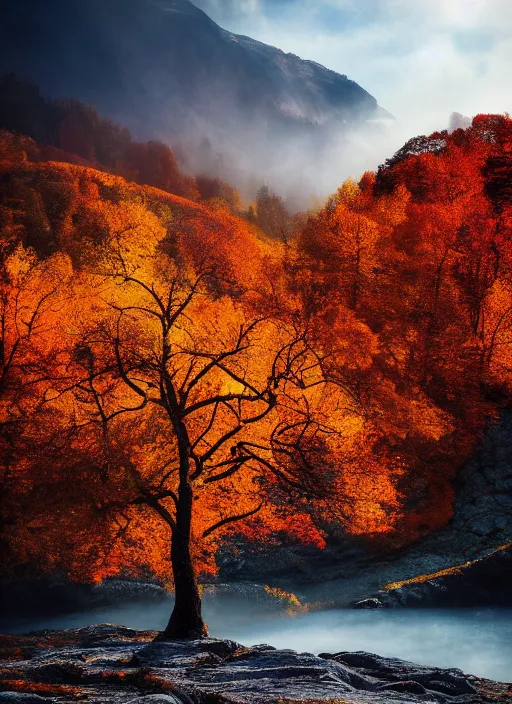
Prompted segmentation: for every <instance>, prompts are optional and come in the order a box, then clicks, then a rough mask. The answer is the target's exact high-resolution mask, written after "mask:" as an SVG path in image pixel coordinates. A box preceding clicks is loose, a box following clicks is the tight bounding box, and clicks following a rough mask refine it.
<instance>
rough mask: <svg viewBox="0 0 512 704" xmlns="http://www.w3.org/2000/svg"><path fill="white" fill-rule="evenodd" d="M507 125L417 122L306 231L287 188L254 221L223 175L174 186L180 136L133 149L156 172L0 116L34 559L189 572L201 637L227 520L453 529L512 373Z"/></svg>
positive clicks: (22, 526) (275, 527)
mask: <svg viewBox="0 0 512 704" xmlns="http://www.w3.org/2000/svg"><path fill="white" fill-rule="evenodd" d="M112 129H114V128H112ZM105 135H107V132H105ZM509 136H510V120H509V118H506V117H500V116H498V117H494V116H479V117H478V118H477V119H476V120H475V121H474V123H473V125H472V127H471V128H468V129H467V130H461V129H457V130H455V131H454V132H453V133H452V134H447V133H441V134H435V135H432V136H431V137H422V138H418V139H415V140H412V141H411V142H410V143H408V144H407V145H406V146H405V147H404V148H403V149H402V150H400V151H399V152H398V153H397V155H395V157H394V158H393V159H391V160H389V161H388V162H387V164H386V165H384V166H383V167H382V168H381V169H380V170H379V173H378V174H372V173H366V174H365V175H364V176H363V177H362V179H361V180H360V182H359V183H358V184H356V183H354V182H352V181H347V182H346V183H345V184H343V185H342V186H341V187H340V189H339V190H338V191H337V192H336V193H335V194H334V195H333V196H332V197H331V198H329V199H328V201H327V203H326V204H325V207H323V208H320V209H318V211H316V212H315V213H310V214H309V216H308V219H307V222H304V223H303V224H302V225H303V226H302V225H301V226H300V227H299V225H298V223H299V219H297V221H296V223H295V224H294V228H295V229H297V230H300V231H299V232H298V233H297V234H296V236H293V237H289V236H288V235H289V232H290V227H291V224H290V223H291V220H290V218H289V216H288V214H287V213H286V212H285V210H284V207H283V204H282V202H280V200H279V199H278V198H277V197H275V196H273V195H272V194H271V193H270V192H268V190H263V191H261V192H260V196H259V199H258V204H257V205H258V207H257V208H256V210H253V214H252V218H249V216H248V219H251V222H252V224H248V223H247V221H245V220H242V219H240V218H238V217H236V215H235V214H234V213H235V211H238V210H239V209H240V204H239V201H238V197H237V193H236V191H235V190H234V189H232V188H230V187H229V186H228V185H227V184H223V183H222V182H219V181H216V180H215V179H213V180H212V179H207V178H204V179H202V180H201V179H199V181H198V185H199V187H200V189H199V190H200V196H201V200H202V202H194V201H191V200H186V199H185V198H183V197H179V196H175V195H170V194H168V193H165V192H163V191H162V190H158V188H157V187H156V186H161V187H162V186H163V187H164V188H171V186H170V185H169V184H170V181H172V180H173V179H174V178H176V179H178V181H177V183H178V182H179V179H180V174H179V171H177V170H176V168H175V166H176V164H175V162H174V160H173V157H172V153H170V152H168V151H166V148H162V146H161V145H153V146H150V147H148V145H145V146H144V147H141V148H140V149H139V147H140V146H141V145H139V146H137V147H136V148H135V149H134V151H133V154H132V156H133V162H132V164H131V167H130V168H133V169H134V172H133V173H134V174H135V171H136V170H137V169H142V170H144V169H146V168H147V175H146V176H144V179H146V180H149V179H150V178H153V177H155V179H156V180H155V181H153V183H154V186H153V187H149V186H146V187H139V186H136V185H135V184H133V183H128V182H127V181H125V180H123V179H122V178H119V177H117V176H114V175H112V174H109V173H105V172H99V171H96V170H94V169H90V168H85V167H83V166H73V165H70V164H68V163H65V164H64V163H56V162H52V163H44V162H41V161H37V160H36V161H34V159H35V157H34V154H35V153H37V154H38V156H37V159H38V160H39V159H41V158H42V157H41V154H40V153H39V152H38V151H37V145H35V144H34V143H33V142H31V140H27V139H25V138H19V137H13V136H9V135H7V134H6V133H2V134H0V140H1V144H2V145H3V149H2V161H1V164H0V168H1V169H2V176H3V177H2V179H0V199H1V202H0V223H1V227H2V246H3V254H2V260H1V261H2V267H3V268H2V269H1V281H0V287H1V295H2V299H1V301H2V306H3V308H2V311H3V318H2V320H3V323H2V325H3V327H2V370H3V372H2V380H3V381H2V384H3V385H2V387H1V390H0V407H1V413H2V417H1V423H2V438H1V443H2V445H1V458H2V463H3V465H2V472H3V474H2V477H3V479H2V481H3V482H4V487H5V488H6V489H7V493H8V494H9V500H8V501H7V502H4V505H3V511H4V514H3V515H4V520H5V522H7V523H9V527H8V530H7V531H6V532H5V533H4V540H5V541H6V543H8V544H9V545H10V546H11V549H12V550H15V551H16V553H17V559H18V560H19V561H20V562H23V563H24V564H27V565H32V566H34V565H35V566H37V568H43V567H44V568H45V569H48V570H57V569H62V570H65V571H66V572H67V573H68V574H70V575H72V576H73V578H75V579H81V580H100V579H102V578H104V577H105V576H108V575H113V574H119V573H120V572H122V571H125V572H128V573H130V574H140V573H141V571H142V570H148V571H150V572H151V574H153V575H156V576H158V577H159V578H160V579H161V580H162V581H164V582H165V583H166V584H167V583H170V581H171V576H173V581H174V588H175V591H176V607H175V610H174V612H173V615H172V617H171V620H170V623H169V626H168V628H167V630H166V635H167V636H168V637H177V636H184V635H192V634H201V633H202V632H203V631H204V624H203V621H202V616H201V610H200V598H199V590H198V586H197V579H198V577H199V578H205V577H206V575H211V574H213V573H214V572H215V570H216V565H215V555H216V551H217V550H218V547H219V546H220V545H221V544H222V543H223V541H224V540H226V539H227V538H228V536H230V537H234V536H243V537H244V539H245V541H247V542H249V543H250V541H251V540H252V539H254V538H257V539H258V540H260V541H264V542H265V541H273V540H275V535H278V534H280V532H281V531H285V532H286V533H287V534H288V535H290V536H292V537H293V538H294V539H297V540H300V541H302V542H310V543H313V544H315V545H322V544H323V539H324V536H325V534H324V532H323V531H324V530H325V531H327V532H328V531H329V530H333V532H338V531H339V529H340V528H342V529H343V530H344V531H346V532H347V533H350V534H352V535H357V536H361V537H364V538H365V539H367V540H370V541H372V542H373V544H374V545H378V546H379V547H380V548H382V549H383V548H384V547H398V546H403V545H405V544H407V543H409V542H410V541H411V540H414V539H417V538H419V537H421V536H423V535H425V534H427V533H429V532H431V531H432V530H435V529H436V528H439V527H440V526H442V525H444V524H445V523H446V521H447V520H448V519H449V517H450V512H451V507H452V500H453V486H452V480H453V477H454V474H455V472H456V470H457V468H458V466H459V465H460V464H461V462H462V461H464V459H465V458H466V457H467V456H468V455H469V454H470V453H471V452H472V450H473V448H474V447H475V444H476V442H477V440H478V437H479V435H480V433H481V432H482V430H483V428H484V427H485V424H486V423H487V422H488V421H489V420H490V419H492V418H494V417H495V416H496V414H497V411H498V409H499V407H500V405H502V404H505V403H509V401H510V393H511V391H512V377H511V369H512V354H511V351H512V334H511V330H512V290H511V285H510V281H511V271H512V248H511V245H510V242H511V237H510V233H511V231H512V230H511V225H512V213H511V207H510V203H509V199H508V190H507V185H506V170H507V168H508V166H507V164H508V162H507V159H508V154H509V146H508V145H509V142H510V139H509ZM111 138H112V141H113V143H116V144H117V140H118V139H119V140H121V141H122V135H119V134H116V131H115V129H114V132H113V133H112V134H111ZM95 144H96V146H95V149H97V148H98V143H97V142H95ZM114 146H115V144H114ZM114 146H112V149H113V148H114ZM132 146H133V145H132ZM109 149H110V147H108V148H106V151H109ZM148 149H149V151H148ZM133 177H134V178H139V176H133ZM140 178H142V177H140ZM166 184H167V185H166ZM178 185H179V183H178ZM173 188H175V186H173ZM189 195H190V194H189ZM195 197H196V196H195V195H194V198H195ZM276 198H277V200H276ZM258 208H259V210H258ZM255 224H259V225H260V229H258V228H257V227H254V225H255ZM261 229H264V230H266V232H267V233H268V234H270V235H271V237H268V236H265V234H264V233H263V232H262V231H261ZM26 516H29V519H28V520H25V518H26ZM22 518H23V520H22Z"/></svg>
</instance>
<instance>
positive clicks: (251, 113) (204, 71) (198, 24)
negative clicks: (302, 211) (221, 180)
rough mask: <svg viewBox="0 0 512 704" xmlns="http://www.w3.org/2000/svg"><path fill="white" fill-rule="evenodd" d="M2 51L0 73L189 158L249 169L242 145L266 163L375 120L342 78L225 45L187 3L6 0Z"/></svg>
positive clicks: (270, 51)
mask: <svg viewBox="0 0 512 704" xmlns="http://www.w3.org/2000/svg"><path fill="white" fill-rule="evenodd" d="M0 43H1V46H2V50H1V52H0V72H14V73H17V74H19V75H20V76H22V77H24V78H28V79H30V80H33V81H34V82H36V83H37V84H38V85H40V87H41V88H42V90H43V92H44V93H48V94H49V95H52V96H55V97H70V96H72V97H75V98H78V99H80V100H83V101H85V102H87V103H90V104H92V105H93V106H94V107H96V108H97V109H99V110H100V111H101V112H102V113H104V114H106V115H107V116H109V117H111V118H114V119H116V120H118V121H121V122H123V123H124V124H127V125H128V126H129V127H130V128H131V129H132V130H133V131H134V132H135V134H136V136H138V137H145V138H149V137H160V138H166V139H169V140H171V141H174V142H176V141H177V140H178V139H180V140H182V141H184V142H185V143H186V144H187V148H188V146H189V145H190V144H195V145H196V146H198V145H200V144H201V142H202V140H203V138H204V137H207V138H208V139H209V140H210V141H211V143H212V144H213V145H214V147H215V149H216V150H217V151H221V152H222V153H223V154H226V155H227V158H228V160H229V155H230V153H231V154H232V155H233V154H237V153H239V152H240V151H242V152H244V154H245V156H246V158H247V159H248V160H249V161H251V159H253V157H254V155H253V154H252V151H253V148H251V145H248V142H252V143H253V144H254V143H255V140H257V142H258V152H261V150H263V153H264V154H267V155H268V158H270V157H271V156H272V155H274V154H275V149H276V145H280V146H282V145H288V144H289V143H290V140H292V139H295V138H298V139H300V140H304V139H305V138H306V137H307V138H308V139H313V140H314V141H315V142H318V140H319V142H318V143H321V142H322V140H325V135H326V134H327V131H328V130H329V129H336V130H338V129H339V128H340V126H341V127H342V128H343V125H345V124H347V123H360V122H364V121H366V120H368V119H372V118H374V117H377V116H379V114H381V113H380V109H379V108H378V105H377V102H376V100H375V98H373V97H372V96H371V95H370V94H369V93H367V92H366V91H365V90H364V89H363V88H361V87H360V86H359V85H357V84H356V83H354V82H353V81H351V80H349V79H348V78H347V77H346V76H342V75H340V74H337V73H335V72H334V71H330V70H328V69H326V68H324V67H323V66H320V65H319V64H316V63H314V62H312V61H303V60H302V59H300V58H299V57H297V56H294V55H291V54H285V53H284V52H282V51H280V50H279V49H275V48H273V47H270V46H267V45H265V44H262V43H260V42H257V41H255V40H253V39H250V38H248V37H242V36H237V35H234V34H231V33H230V32H227V31H225V30H223V29H222V28H221V27H219V26H218V25H217V24H215V22H213V21H212V20H211V19H210V18H209V17H208V16H207V15H206V14H205V13H204V12H202V11H201V10H200V9H198V8H197V7H195V6H194V5H193V4H192V3H191V2H189V1H188V0H88V1H87V2H85V1H84V0H45V2H44V3H42V2H40V0H4V3H3V9H2V22H1V23H0ZM202 146H203V147H204V145H202ZM202 152H203V153H202V155H201V158H202V160H203V161H204V160H205V158H207V157H208V155H206V156H205V153H204V152H205V149H204V148H203V149H202ZM210 156H211V155H210ZM258 157H259V160H262V161H263V164H262V166H265V161H266V159H265V158H262V154H261V153H259V154H258ZM210 160H211V159H210ZM210 166H211V164H210ZM214 166H215V165H214ZM217 166H218V164H217Z"/></svg>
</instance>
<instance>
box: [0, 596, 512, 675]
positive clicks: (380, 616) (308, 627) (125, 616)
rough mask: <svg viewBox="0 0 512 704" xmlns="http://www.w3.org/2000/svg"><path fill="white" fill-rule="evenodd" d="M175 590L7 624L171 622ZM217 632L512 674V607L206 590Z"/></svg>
mask: <svg viewBox="0 0 512 704" xmlns="http://www.w3.org/2000/svg"><path fill="white" fill-rule="evenodd" d="M171 606H172V598H171V597H169V598H168V599H164V600H162V601H161V602H157V603H155V602H148V601H142V600H141V601H135V602H132V603H130V604H125V605H121V606H117V607H110V608H102V609H96V610H93V611H88V612H83V611H82V612H80V613H70V614H59V615H55V616H48V617H44V618H37V617H32V618H30V619H27V618H12V619H11V620H10V621H5V622H4V623H3V624H2V627H1V628H0V630H1V631H2V632H5V633H26V632H28V631H33V630H41V629H62V628H78V627H82V626H87V625H94V624H100V623H114V624H116V625H124V626H128V627H131V628H135V629H139V630H161V629H163V628H164V627H165V625H166V623H167V620H168V618H169V614H170V610H171ZM204 613H205V617H206V621H207V622H208V625H209V629H210V634H211V635H212V636H215V637H218V638H230V639H233V640H236V641H238V642H241V643H243V644H244V645H248V646H250V645H256V644H259V643H267V644H269V645H272V646H274V647H276V648H284V649H286V648H290V649H293V650H296V651H299V652H313V653H315V654H319V653H321V652H331V653H334V652H340V651H351V652H354V651H359V650H362V651H366V652H372V653H378V654H379V655H381V656H384V657H398V658H401V659H403V660H408V661H410V662H416V663H419V664H424V665H435V666H439V667H458V668H460V669H461V670H463V671H464V672H466V673H470V674H474V675H477V676H480V677H487V678H490V679H495V680H499V681H504V682H509V681H512V609H396V610H393V609H381V610H370V611H365V610H350V609H335V610H328V611H317V612H307V613H299V614H294V615H293V614H289V613H287V611H286V610H278V609H277V607H276V609H275V610H272V609H269V608H268V604H263V603H261V602H258V600H254V599H248V598H244V597H242V596H241V597H239V598H226V597H223V598H221V599H218V598H215V597H213V596H211V595H209V596H208V595H207V596H206V597H205V603H204Z"/></svg>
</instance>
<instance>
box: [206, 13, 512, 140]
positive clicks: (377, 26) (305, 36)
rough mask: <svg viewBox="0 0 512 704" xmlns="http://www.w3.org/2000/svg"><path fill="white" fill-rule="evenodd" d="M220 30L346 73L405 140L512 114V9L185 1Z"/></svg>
mask: <svg viewBox="0 0 512 704" xmlns="http://www.w3.org/2000/svg"><path fill="white" fill-rule="evenodd" d="M193 1H194V3H195V4H196V5H198V6H200V7H201V8H202V9H203V10H205V11H206V12H207V13H208V14H209V15H210V17H212V18H213V19H214V20H215V21H216V22H218V23H219V24H220V25H221V26H223V27H224V28H225V29H228V30H230V31H232V32H236V33H238V34H246V35H248V36H251V37H253V38H255V39H259V40H260V41H262V42H265V43H267V44H271V45H273V46H277V47H279V48H280V49H283V50H284V51H286V52H292V53H294V54H297V55H298V56H301V57H302V58H305V59H312V60H314V61H318V62H319V63H321V64H323V65H325V66H327V67H329V68H331V69H334V70H335V71H338V72H339V73H345V74H347V75H348V77H349V78H352V79H353V80H355V81H356V82H357V83H359V84H360V85H361V86H362V87H363V88H365V89H366V90H367V91H368V92H369V93H371V94H372V95H373V96H374V97H375V98H377V100H378V102H379V104H380V105H381V106H382V107H384V108H385V109H386V110H388V111H389V112H391V113H392V114H393V115H394V116H395V117H396V118H397V120H398V121H399V122H400V124H401V125H403V127H404V131H405V133H408V134H409V136H414V135H415V134H420V133H430V132H432V131H434V130H436V129H445V128H446V127H447V126H448V121H449V117H450V114H451V113H452V112H459V113H462V114H463V115H467V116H473V115H475V114H477V113H479V112H498V113H503V112H505V111H509V112H512V0H193Z"/></svg>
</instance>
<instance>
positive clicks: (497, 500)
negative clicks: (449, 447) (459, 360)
mask: <svg viewBox="0 0 512 704" xmlns="http://www.w3.org/2000/svg"><path fill="white" fill-rule="evenodd" d="M457 485H458V486H457V489H458V490H457V499H456V501H455V506H454V516H453V521H452V522H451V524H450V530H451V531H453V533H454V535H456V536H458V538H459V540H460V546H461V548H462V549H463V550H466V552H467V553H468V556H470V557H473V556H475V557H476V556H479V555H481V554H482V552H484V551H485V550H488V549H489V548H493V547H496V546H497V545H503V544H505V543H508V542H510V541H512V410H506V411H503V413H502V415H501V418H500V420H499V422H498V423H496V425H494V426H493V427H491V428H490V429H489V430H488V432H487V434H486V436H485V438H484V440H483V442H482V444H481V447H480V449H479V450H478V452H477V453H476V454H475V455H474V456H473V457H472V458H471V459H470V460H469V461H468V462H467V463H466V464H465V465H464V466H463V467H462V469H461V471H460V472H459V476H458V480H457Z"/></svg>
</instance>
